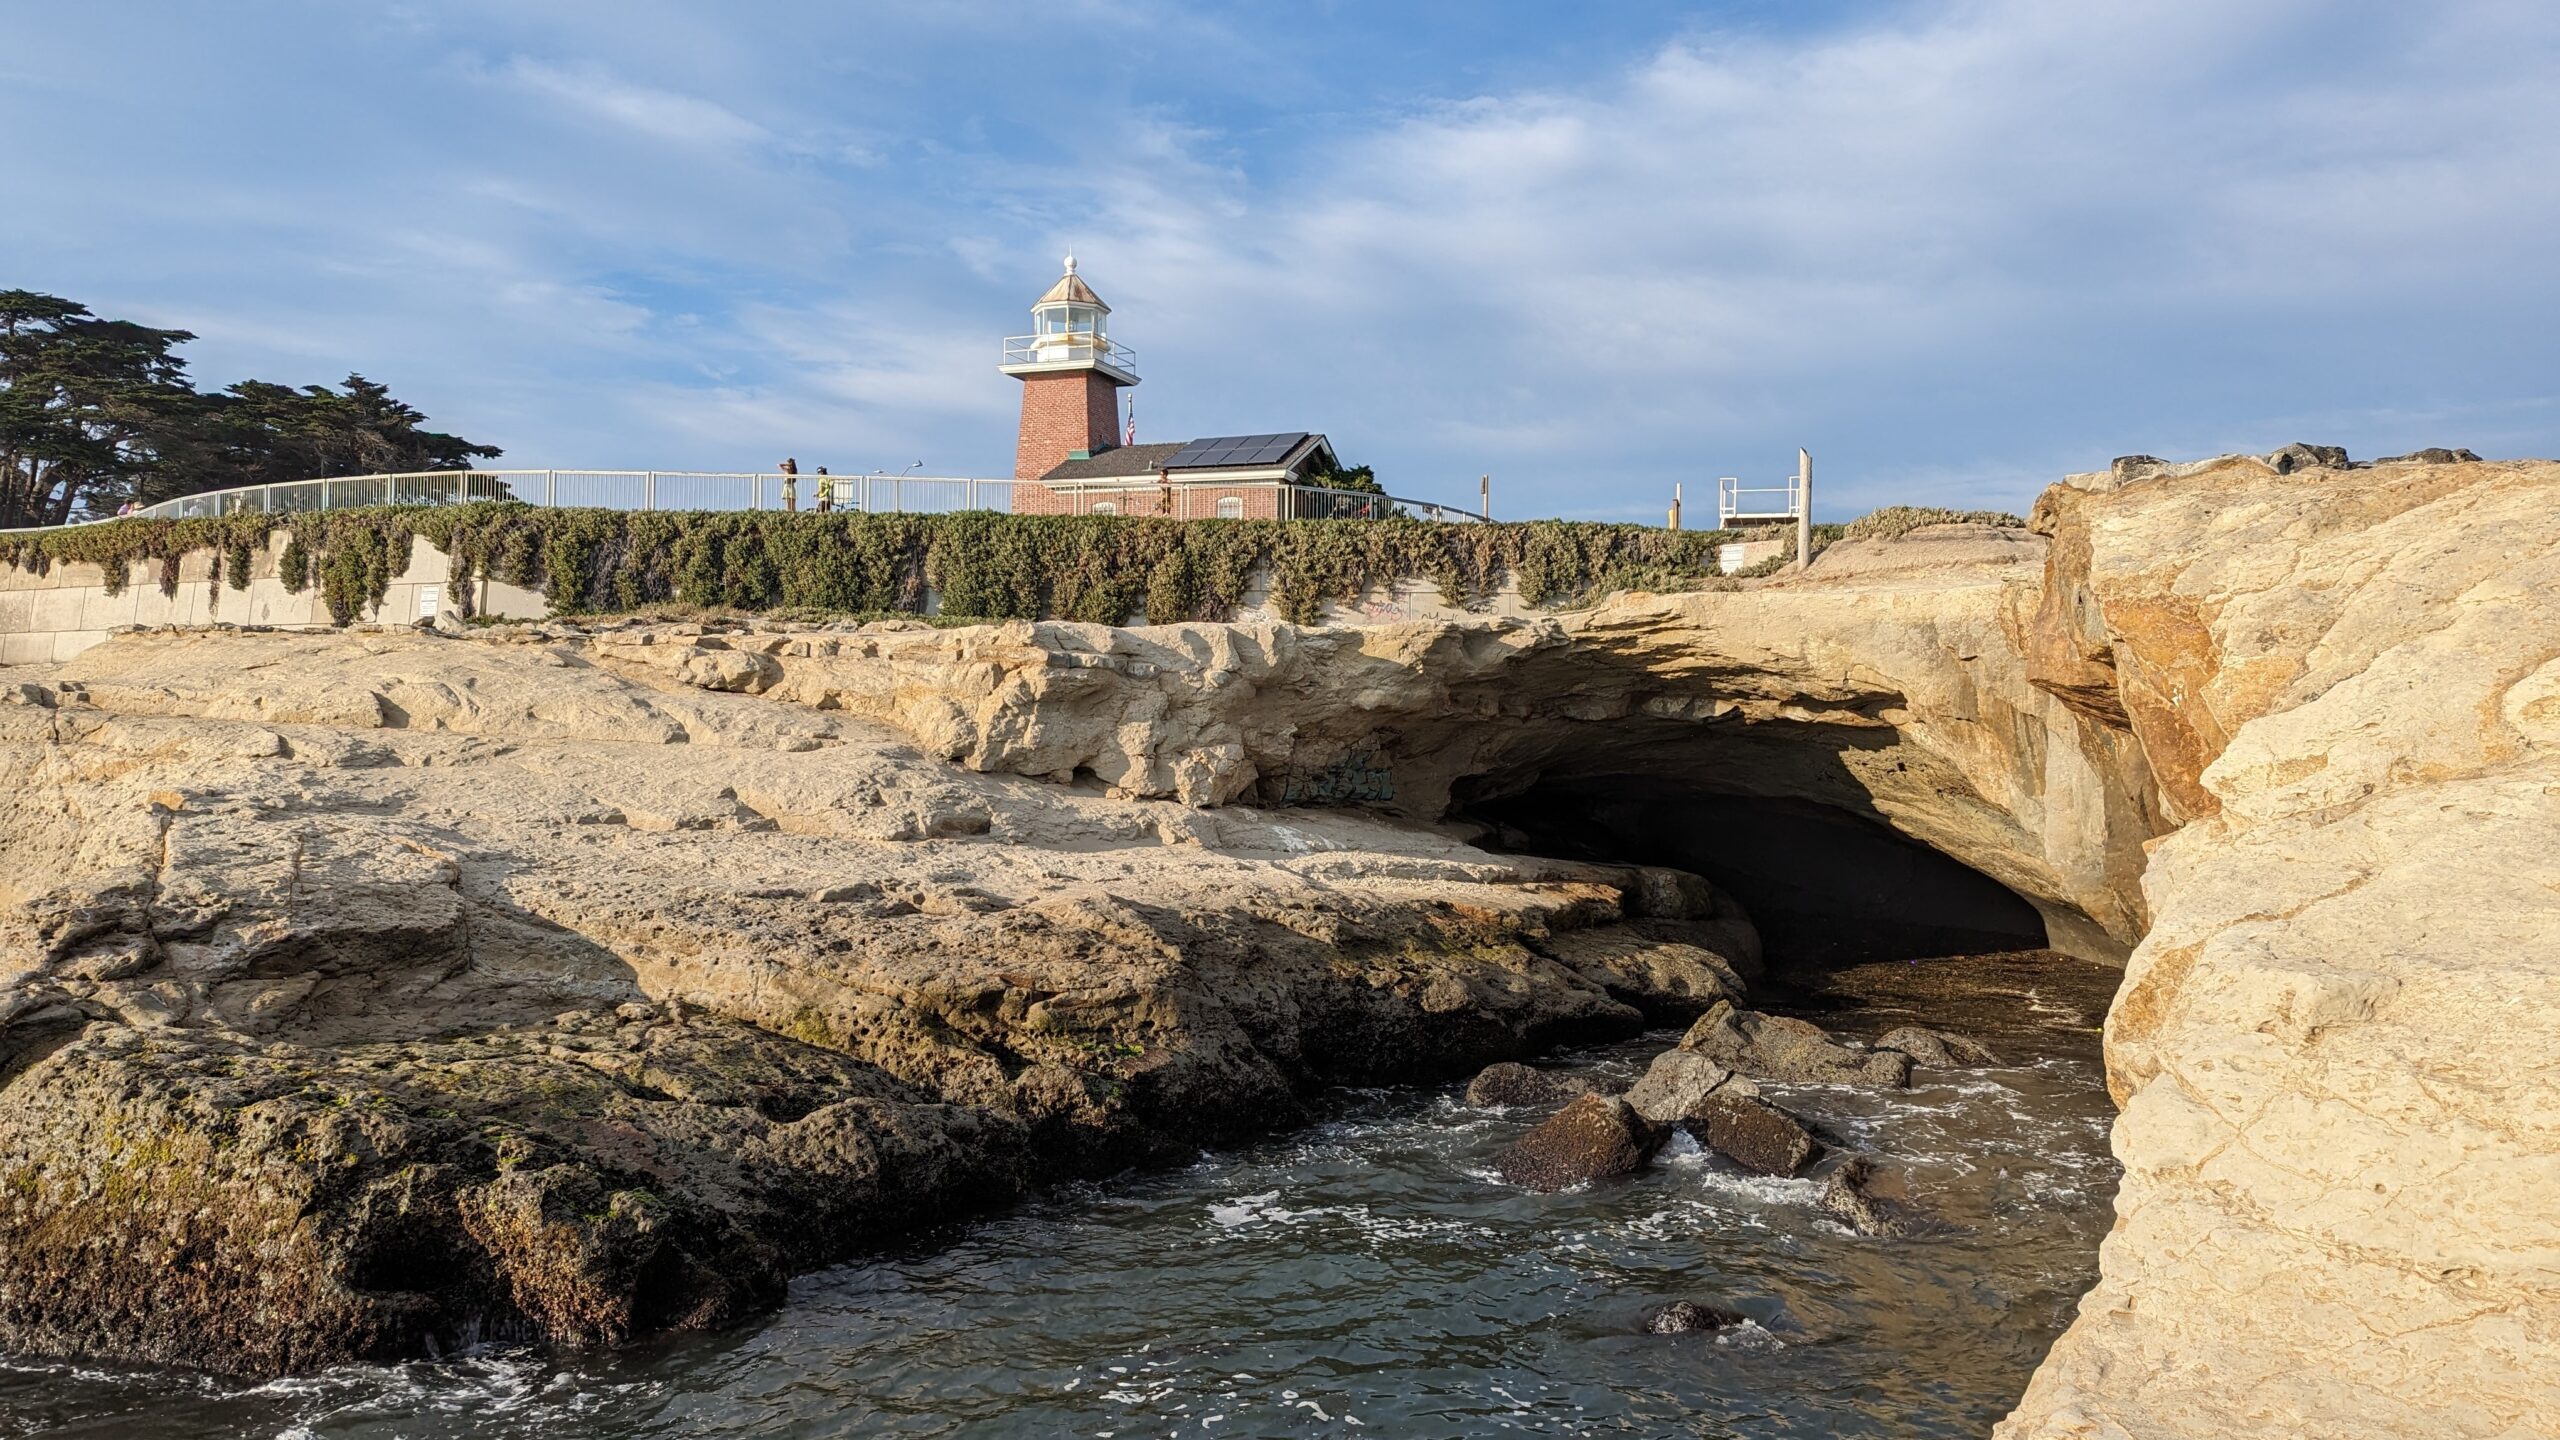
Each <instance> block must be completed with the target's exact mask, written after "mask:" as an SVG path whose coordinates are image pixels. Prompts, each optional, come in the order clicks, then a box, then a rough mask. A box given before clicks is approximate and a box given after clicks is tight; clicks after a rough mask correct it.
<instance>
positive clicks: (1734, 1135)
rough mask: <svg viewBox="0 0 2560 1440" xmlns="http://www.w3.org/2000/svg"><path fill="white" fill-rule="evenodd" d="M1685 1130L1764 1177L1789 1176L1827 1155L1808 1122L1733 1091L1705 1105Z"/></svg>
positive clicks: (1720, 1092) (1723, 1092)
mask: <svg viewBox="0 0 2560 1440" xmlns="http://www.w3.org/2000/svg"><path fill="white" fill-rule="evenodd" d="M1681 1128H1683V1129H1685V1130H1687V1131H1688V1132H1689V1133H1690V1134H1691V1135H1692V1136H1695V1137H1696V1138H1697V1141H1698V1143H1699V1144H1701V1145H1704V1146H1706V1147H1707V1148H1708V1149H1710V1150H1713V1151H1714V1152H1716V1153H1717V1154H1719V1155H1722V1156H1724V1157H1725V1158H1726V1159H1729V1160H1731V1161H1733V1162H1734V1163H1735V1164H1737V1165H1740V1166H1741V1167H1742V1168H1743V1169H1745V1170H1751V1171H1756V1172H1758V1173H1759V1174H1762V1175H1777V1176H1782V1177H1783V1176H1789V1175H1795V1174H1798V1173H1800V1172H1802V1171H1803V1169H1804V1167H1806V1166H1807V1165H1810V1164H1812V1163H1813V1162H1814V1160H1815V1159H1816V1158H1817V1157H1819V1156H1820V1155H1821V1154H1822V1144H1821V1142H1820V1141H1817V1140H1815V1139H1814V1138H1813V1131H1812V1129H1811V1128H1810V1127H1808V1126H1807V1125H1806V1124H1805V1123H1804V1122H1803V1121H1802V1120H1799V1119H1797V1118H1796V1117H1795V1116H1793V1115H1790V1114H1788V1113H1787V1112H1786V1111H1784V1110H1782V1109H1780V1108H1778V1107H1777V1106H1775V1105H1772V1104H1770V1103H1769V1102H1768V1101H1766V1100H1763V1099H1761V1098H1760V1097H1758V1096H1756V1095H1739V1094H1735V1093H1734V1092H1733V1091H1732V1090H1731V1088H1730V1087H1728V1088H1726V1089H1723V1090H1718V1091H1716V1092H1715V1093H1714V1094H1712V1095H1709V1096H1707V1097H1706V1099H1704V1100H1702V1101H1700V1102H1699V1104H1698V1106H1697V1108H1696V1109H1694V1110H1692V1111H1690V1112H1689V1114H1688V1115H1687V1116H1686V1117H1684V1118H1683V1119H1682V1121H1681Z"/></svg>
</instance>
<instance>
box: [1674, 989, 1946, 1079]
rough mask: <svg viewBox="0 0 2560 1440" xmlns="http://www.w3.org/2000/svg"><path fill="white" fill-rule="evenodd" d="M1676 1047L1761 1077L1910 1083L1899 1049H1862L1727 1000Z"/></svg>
mask: <svg viewBox="0 0 2560 1440" xmlns="http://www.w3.org/2000/svg"><path fill="white" fill-rule="evenodd" d="M1680 1048H1681V1049H1683V1050H1689V1051H1694V1052H1696V1053H1698V1054H1700V1055H1704V1056H1706V1057H1707V1058H1708V1059H1710V1060H1712V1061H1714V1062H1715V1063H1717V1064H1719V1065H1722V1066H1724V1067H1725V1068H1726V1069H1728V1070H1739V1071H1741V1072H1742V1073H1743V1074H1745V1075H1756V1076H1759V1077H1760V1078H1762V1079H1764V1080H1786V1081H1794V1082H1797V1083H1802V1084H1817V1085H1865V1086H1870V1087H1873V1088H1875V1089H1880V1090H1890V1089H1896V1088H1899V1087H1901V1086H1905V1085H1908V1084H1910V1083H1911V1057H1910V1056H1908V1055H1906V1054H1904V1053H1902V1052H1901V1051H1899V1050H1868V1049H1864V1048H1862V1047H1859V1046H1857V1045H1854V1044H1850V1043H1847V1042H1844V1041H1840V1040H1835V1039H1833V1038H1832V1037H1831V1036H1829V1035H1827V1034H1825V1033H1824V1032H1823V1030H1822V1027H1820V1026H1818V1025H1811V1024H1807V1023H1806V1022H1804V1021H1802V1020H1791V1019H1788V1018H1787V1017H1785V1016H1782V1015H1763V1014H1761V1013H1760V1012H1759V1011H1757V1010H1744V1009H1740V1008H1737V1007H1736V1006H1734V1005H1733V1004H1732V1003H1730V1002H1725V1003H1720V1004H1718V1005H1717V1006H1716V1007H1715V1008H1714V1009H1712V1010H1709V1011H1708V1012H1707V1013H1706V1014H1704V1015H1701V1016H1699V1017H1698V1023H1697V1024H1695V1025H1692V1026H1690V1027H1689V1033H1688V1034H1686V1035H1683V1036H1681V1037H1680Z"/></svg>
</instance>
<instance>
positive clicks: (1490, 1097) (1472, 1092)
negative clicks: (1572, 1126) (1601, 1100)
mask: <svg viewBox="0 0 2560 1440" xmlns="http://www.w3.org/2000/svg"><path fill="white" fill-rule="evenodd" d="M1592 1088H1593V1087H1592V1084H1591V1082H1590V1081H1589V1080H1587V1079H1584V1078H1583V1077H1582V1076H1579V1075H1568V1074H1565V1073H1564V1072H1562V1071H1557V1070H1538V1069H1533V1068H1531V1067H1530V1066H1527V1065H1522V1064H1520V1063H1518V1062H1517V1061H1511V1060H1505V1061H1501V1062H1499V1063H1497V1064H1493V1065H1487V1066H1486V1067H1484V1069H1482V1070H1479V1071H1477V1072H1476V1078H1475V1079H1473V1080H1471V1081H1469V1082H1468V1083H1467V1103H1468V1104H1470V1105H1474V1106H1479V1107H1482V1108H1487V1109H1491V1108H1504V1109H1509V1108H1514V1107H1526V1106H1532V1105H1560V1104H1562V1103H1564V1102H1565V1101H1567V1100H1570V1099H1572V1098H1574V1097H1575V1096H1577V1095H1588V1094H1590V1093H1591V1092H1592Z"/></svg>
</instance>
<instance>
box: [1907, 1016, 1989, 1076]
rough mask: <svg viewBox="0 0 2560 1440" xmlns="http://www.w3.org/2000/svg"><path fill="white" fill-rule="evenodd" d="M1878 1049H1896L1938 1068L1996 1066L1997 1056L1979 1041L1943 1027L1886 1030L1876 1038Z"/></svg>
mask: <svg viewBox="0 0 2560 1440" xmlns="http://www.w3.org/2000/svg"><path fill="white" fill-rule="evenodd" d="M1876 1048H1877V1049H1879V1050H1899V1051H1901V1052H1902V1053H1903V1054H1905V1055H1908V1056H1910V1057H1911V1058H1912V1059H1914V1060H1916V1061H1918V1062H1919V1063H1921V1064H1923V1065H1931V1066H1935V1067H1937V1068H1938V1069H1941V1070H1956V1069H1961V1068H1963V1067H1965V1066H1968V1065H1997V1064H1999V1063H2000V1057H1998V1056H1996V1055H1994V1054H1992V1053H1991V1051H1990V1050H1989V1049H1987V1048H1986V1047H1984V1046H1983V1045H1982V1044H1981V1043H1980V1042H1978V1041H1974V1040H1968V1039H1966V1038H1965V1037H1964V1036H1962V1035H1956V1034H1951V1033H1949V1032H1948V1031H1945V1030H1924V1029H1922V1028H1921V1027H1919V1026H1917V1025H1905V1026H1902V1027H1901V1028H1900V1029H1896V1030H1888V1031H1886V1032H1885V1033H1884V1035H1883V1037H1882V1038H1880V1039H1878V1040H1877V1041H1876Z"/></svg>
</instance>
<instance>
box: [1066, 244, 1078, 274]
mask: <svg viewBox="0 0 2560 1440" xmlns="http://www.w3.org/2000/svg"><path fill="white" fill-rule="evenodd" d="M1067 273H1068V274H1070V275H1073V274H1074V273H1076V252H1075V251H1074V250H1072V249H1070V250H1069V251H1067Z"/></svg>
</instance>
